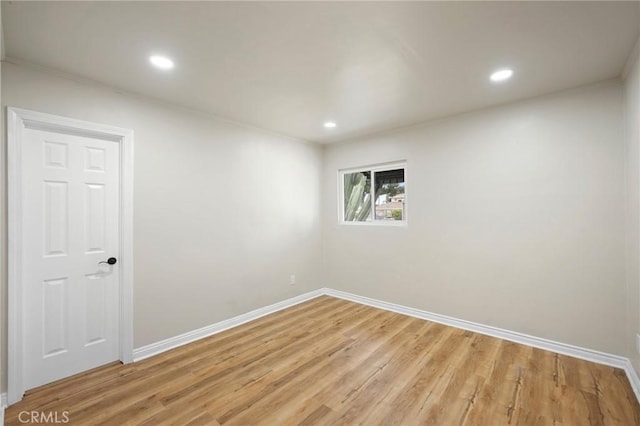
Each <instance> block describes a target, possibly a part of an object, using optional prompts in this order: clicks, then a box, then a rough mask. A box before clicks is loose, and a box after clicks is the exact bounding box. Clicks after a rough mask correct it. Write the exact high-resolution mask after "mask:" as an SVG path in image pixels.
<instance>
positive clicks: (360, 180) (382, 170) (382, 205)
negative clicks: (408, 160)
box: [339, 163, 407, 225]
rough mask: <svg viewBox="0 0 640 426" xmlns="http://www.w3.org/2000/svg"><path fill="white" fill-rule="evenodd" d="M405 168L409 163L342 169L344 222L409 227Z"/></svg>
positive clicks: (341, 206)
mask: <svg viewBox="0 0 640 426" xmlns="http://www.w3.org/2000/svg"><path fill="white" fill-rule="evenodd" d="M405 169H406V164H405V163H393V164H385V165H380V166H372V167H362V168H358V169H349V170H341V171H340V172H339V178H340V188H341V194H340V200H341V203H340V216H341V217H340V220H341V222H342V223H350V224H351V223H357V224H363V223H369V224H385V225H386V224H388V225H402V224H406V223H407V222H406V221H407V198H406V197H407V185H406V181H405Z"/></svg>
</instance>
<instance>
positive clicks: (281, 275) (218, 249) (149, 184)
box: [2, 62, 322, 377]
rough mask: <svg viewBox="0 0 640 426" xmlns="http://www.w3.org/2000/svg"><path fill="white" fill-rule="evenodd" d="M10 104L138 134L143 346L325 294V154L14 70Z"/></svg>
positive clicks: (7, 77)
mask: <svg viewBox="0 0 640 426" xmlns="http://www.w3.org/2000/svg"><path fill="white" fill-rule="evenodd" d="M2 95H3V98H2V104H3V107H6V106H13V107H19V108H27V109H32V110H36V111H41V112H46V113H51V114H57V115H63V116H68V117H73V118H77V119H82V120H88V121H93V122H98V123H104V124H109V125H114V126H120V127H125V128H131V129H133V130H134V131H135V136H134V139H135V142H134V147H135V148H134V149H135V161H134V164H135V165H134V168H135V171H134V174H135V183H134V256H135V258H134V262H135V265H134V267H135V284H134V293H135V299H134V311H135V312H134V318H135V327H134V333H135V337H134V339H135V341H134V347H140V346H143V345H146V344H149V343H153V342H156V341H159V340H161V339H165V338H168V337H172V336H175V335H177V334H180V333H184V332H186V331H191V330H194V329H196V328H199V327H202V326H205V325H209V324H212V323H215V322H217V321H220V320H223V319H227V318H230V317H233V316H235V315H238V314H241V313H244V312H248V311H250V310H252V309H255V308H258V307H262V306H265V305H269V304H272V303H274V302H278V301H281V300H284V299H287V298H289V297H292V296H294V295H297V294H301V293H304V292H307V291H310V290H313V289H316V288H318V287H321V281H320V279H319V276H320V262H319V259H320V258H321V232H320V231H321V227H320V221H319V214H320V206H319V203H320V192H321V190H320V183H321V161H322V152H321V149H320V148H318V147H317V146H315V145H312V144H308V143H306V142H301V141H297V140H291V139H287V138H285V137H281V136H276V135H272V134H269V133H266V132H262V131H258V130H255V129H251V128H248V127H242V126H240V125H236V124H233V123H229V122H226V121H223V120H219V119H215V118H212V117H210V116H206V115H203V114H199V113H196V112H193V111H189V110H185V109H181V108H178V107H174V106H170V105H167V104H163V103H160V102H155V101H152V100H148V99H145V98H142V97H136V96H133V95H127V94H121V93H118V92H117V91H115V90H113V89H110V88H107V87H104V86H99V85H97V84H89V83H86V82H77V81H74V80H71V79H68V78H65V77H63V76H59V75H54V74H49V73H45V72H42V71H39V70H36V69H33V68H29V67H25V66H18V65H14V64H11V63H7V62H4V63H3V64H2ZM3 111H4V110H3ZM3 114H4V112H3ZM3 146H5V145H3ZM3 169H4V166H3ZM2 202H3V203H5V199H4V198H2ZM3 211H4V206H3ZM3 231H4V229H3ZM3 241H4V238H3ZM3 253H4V250H3ZM3 270H5V269H4V268H3ZM292 273H295V274H296V275H297V284H296V286H293V287H292V286H290V285H289V275H290V274H292ZM2 285H3V288H6V276H3V283H2ZM5 308H6V307H5V306H3V307H2V310H3V311H6V309H5ZM3 329H6V327H3ZM5 338H6V336H5ZM5 342H6V340H5ZM3 347H5V348H6V344H5V345H3ZM2 358H3V359H4V358H5V357H4V352H3V355H2ZM2 376H3V377H4V376H5V375H4V374H3V375H2Z"/></svg>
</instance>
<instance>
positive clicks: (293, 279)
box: [289, 275, 296, 285]
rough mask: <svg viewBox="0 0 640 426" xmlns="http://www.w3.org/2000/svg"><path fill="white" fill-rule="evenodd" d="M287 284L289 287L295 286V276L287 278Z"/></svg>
mask: <svg viewBox="0 0 640 426" xmlns="http://www.w3.org/2000/svg"><path fill="white" fill-rule="evenodd" d="M289 284H290V285H296V276H295V275H291V276H290V277H289Z"/></svg>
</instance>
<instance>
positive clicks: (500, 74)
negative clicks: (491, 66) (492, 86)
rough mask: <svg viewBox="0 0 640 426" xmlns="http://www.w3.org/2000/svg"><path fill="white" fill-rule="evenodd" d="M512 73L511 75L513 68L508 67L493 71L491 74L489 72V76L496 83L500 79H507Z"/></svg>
mask: <svg viewBox="0 0 640 426" xmlns="http://www.w3.org/2000/svg"><path fill="white" fill-rule="evenodd" d="M512 75H513V70H511V69H509V68H504V69H501V70H498V71H495V72H494V73H493V74H491V76H490V77H489V78H490V79H491V81H493V82H494V83H498V82H500V81H505V80H509V79H510V78H511V76H512Z"/></svg>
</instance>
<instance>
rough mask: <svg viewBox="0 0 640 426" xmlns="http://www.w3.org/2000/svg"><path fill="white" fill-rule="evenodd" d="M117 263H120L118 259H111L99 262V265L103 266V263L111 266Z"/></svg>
mask: <svg viewBox="0 0 640 426" xmlns="http://www.w3.org/2000/svg"><path fill="white" fill-rule="evenodd" d="M117 261H118V259H116V258H115V257H110V258H108V259H107V260H103V261H102V262H98V265H99V264H101V263H107V264H109V265H115V264H116V262H117Z"/></svg>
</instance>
